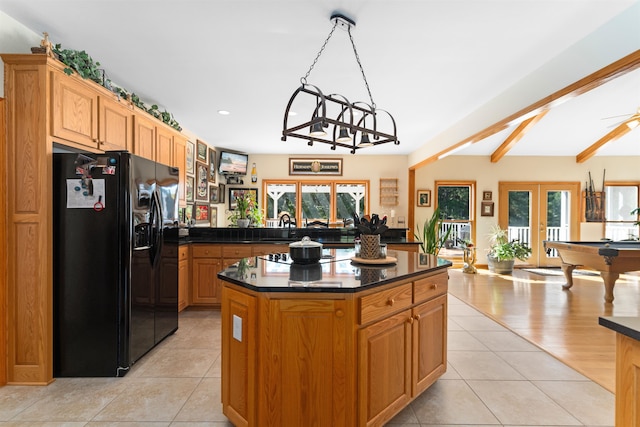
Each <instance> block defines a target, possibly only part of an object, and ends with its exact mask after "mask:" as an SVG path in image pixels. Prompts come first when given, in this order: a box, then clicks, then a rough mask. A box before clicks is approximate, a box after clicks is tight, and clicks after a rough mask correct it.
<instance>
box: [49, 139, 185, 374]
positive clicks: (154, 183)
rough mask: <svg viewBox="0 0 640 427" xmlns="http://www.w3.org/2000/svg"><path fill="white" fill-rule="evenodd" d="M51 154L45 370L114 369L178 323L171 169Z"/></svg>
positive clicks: (174, 172)
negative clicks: (49, 345)
mask: <svg viewBox="0 0 640 427" xmlns="http://www.w3.org/2000/svg"><path fill="white" fill-rule="evenodd" d="M53 160H54V161H53V166H54V167H53V170H54V173H53V200H54V202H53V209H54V211H53V233H54V248H53V254H54V256H53V262H54V265H53V271H54V281H53V300H54V307H53V319H54V334H53V337H54V342H53V347H54V357H53V363H54V376H55V377H116V376H123V375H125V374H126V373H127V372H128V370H129V369H130V367H131V365H132V364H133V363H135V362H136V361H137V360H138V359H140V358H141V357H142V356H143V355H144V354H146V353H147V352H148V351H149V350H151V349H152V348H153V347H154V346H155V345H156V344H158V343H159V342H160V341H162V340H163V339H164V338H166V337H167V336H168V335H170V334H172V333H173V332H175V331H176V330H177V329H178V184H179V174H178V169H176V168H172V167H170V166H166V165H162V164H159V163H156V162H153V161H150V160H147V159H144V158H142V157H138V156H135V155H132V154H130V153H128V152H106V153H105V154H92V153H54V155H53Z"/></svg>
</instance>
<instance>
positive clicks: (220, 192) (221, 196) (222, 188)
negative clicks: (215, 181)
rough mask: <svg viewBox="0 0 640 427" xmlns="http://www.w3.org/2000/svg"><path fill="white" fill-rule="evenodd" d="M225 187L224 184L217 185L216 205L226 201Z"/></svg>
mask: <svg viewBox="0 0 640 427" xmlns="http://www.w3.org/2000/svg"><path fill="white" fill-rule="evenodd" d="M226 187H227V186H226V185H224V184H219V185H218V203H224V201H225V200H226V194H227V193H226Z"/></svg>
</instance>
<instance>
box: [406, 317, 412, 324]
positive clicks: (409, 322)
mask: <svg viewBox="0 0 640 427" xmlns="http://www.w3.org/2000/svg"><path fill="white" fill-rule="evenodd" d="M407 323H408V324H410V325H412V324H413V317H409V318H408V319H407Z"/></svg>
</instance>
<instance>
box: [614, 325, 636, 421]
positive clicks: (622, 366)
mask: <svg viewBox="0 0 640 427" xmlns="http://www.w3.org/2000/svg"><path fill="white" fill-rule="evenodd" d="M616 426H640V341H637V340H635V339H633V338H630V337H627V336H625V335H623V334H621V333H617V334H616Z"/></svg>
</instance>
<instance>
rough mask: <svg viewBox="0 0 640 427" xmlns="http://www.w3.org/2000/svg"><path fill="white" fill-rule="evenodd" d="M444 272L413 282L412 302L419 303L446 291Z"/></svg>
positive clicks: (446, 282) (446, 281)
mask: <svg viewBox="0 0 640 427" xmlns="http://www.w3.org/2000/svg"><path fill="white" fill-rule="evenodd" d="M447 287H448V279H447V275H446V274H437V275H435V276H432V277H427V278H425V279H420V280H416V281H415V282H413V302H414V303H419V302H422V301H426V300H428V299H431V298H433V297H436V296H438V295H442V294H444V293H446V292H447Z"/></svg>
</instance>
